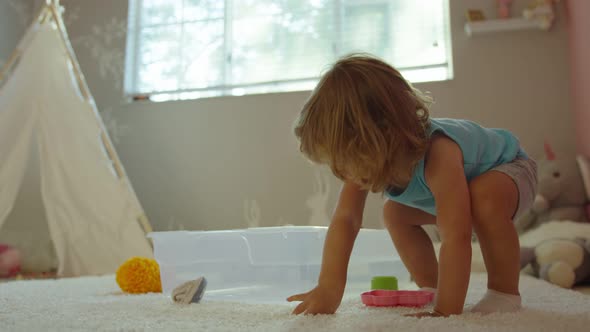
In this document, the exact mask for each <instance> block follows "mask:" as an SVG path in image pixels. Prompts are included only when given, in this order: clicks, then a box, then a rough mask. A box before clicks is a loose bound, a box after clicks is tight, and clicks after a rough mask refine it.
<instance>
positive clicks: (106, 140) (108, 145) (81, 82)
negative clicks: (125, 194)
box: [46, 0, 153, 233]
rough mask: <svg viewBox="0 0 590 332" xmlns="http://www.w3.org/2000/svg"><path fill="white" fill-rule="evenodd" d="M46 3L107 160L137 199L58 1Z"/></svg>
mask: <svg viewBox="0 0 590 332" xmlns="http://www.w3.org/2000/svg"><path fill="white" fill-rule="evenodd" d="M47 2H48V5H47V6H46V7H47V8H49V11H50V13H51V15H52V16H53V19H54V20H55V23H56V25H57V28H58V30H59V35H60V37H61V40H62V42H63V44H64V47H65V48H66V50H67V55H68V58H69V59H70V63H71V64H72V68H73V71H74V75H75V76H76V81H77V83H78V86H79V88H80V92H81V93H82V96H83V97H84V99H85V100H86V101H87V102H88V103H89V104H90V105H92V110H93V112H94V116H95V119H96V120H97V123H98V125H99V127H100V129H101V140H102V143H103V145H104V147H105V149H106V151H107V154H108V155H109V158H110V159H111V161H112V162H113V166H114V168H115V171H116V172H117V176H118V177H119V179H123V180H124V181H125V182H126V183H127V186H128V189H129V190H130V191H131V192H132V193H133V194H134V195H135V197H137V194H136V193H135V190H134V189H133V187H132V186H131V183H130V182H129V178H128V177H127V174H126V173H125V169H124V168H123V165H122V164H121V160H120V159H119V156H118V155H117V152H116V151H115V149H114V148H113V142H112V141H111V139H110V137H109V136H108V135H107V130H106V128H105V126H104V123H103V122H102V121H99V120H98V119H99V116H100V115H99V113H98V109H97V108H96V104H95V103H94V100H93V98H92V95H91V94H90V89H89V88H88V84H87V83H86V79H85V78H84V74H83V73H82V70H81V69H80V63H79V62H78V59H77V58H76V55H75V53H74V49H73V48H72V45H71V44H70V42H69V38H68V34H67V31H66V29H65V24H64V22H63V20H62V19H61V15H60V13H59V11H58V6H57V5H56V4H58V3H59V1H58V0H53V1H52V0H47ZM49 2H53V3H51V4H49ZM137 204H138V205H139V206H140V208H141V210H142V214H141V215H139V216H138V217H137V218H138V221H139V223H140V225H141V226H142V228H143V230H144V232H145V233H149V232H152V230H153V229H152V226H151V224H150V222H149V220H148V219H147V216H146V215H145V212H143V207H141V203H139V201H138V202H137Z"/></svg>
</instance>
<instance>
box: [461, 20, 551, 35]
mask: <svg viewBox="0 0 590 332" xmlns="http://www.w3.org/2000/svg"><path fill="white" fill-rule="evenodd" d="M517 30H547V28H546V27H545V24H543V21H541V20H536V19H532V20H528V19H526V18H520V17H518V18H507V19H498V20H485V21H474V22H467V23H465V33H466V34H467V35H468V36H472V35H479V34H484V33H493V32H504V31H517Z"/></svg>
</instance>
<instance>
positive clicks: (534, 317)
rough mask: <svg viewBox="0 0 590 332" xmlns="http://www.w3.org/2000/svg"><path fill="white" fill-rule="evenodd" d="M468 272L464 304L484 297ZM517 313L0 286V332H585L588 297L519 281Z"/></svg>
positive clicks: (65, 285)
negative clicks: (301, 308) (179, 300)
mask: <svg viewBox="0 0 590 332" xmlns="http://www.w3.org/2000/svg"><path fill="white" fill-rule="evenodd" d="M485 280H486V279H485V275H483V274H474V275H472V278H471V284H470V288H469V293H468V297H467V301H466V305H470V304H474V303H475V302H477V300H478V299H479V298H480V297H481V296H482V295H483V293H484V292H485ZM521 293H522V296H523V301H524V305H525V307H526V308H525V309H523V310H522V311H520V312H518V313H511V314H492V315H488V316H481V315H479V314H472V313H466V314H463V315H460V316H452V317H450V318H424V319H416V318H409V317H404V316H403V314H405V313H410V312H413V311H416V310H417V309H409V308H367V307H365V306H364V305H363V304H362V303H361V301H360V298H357V299H354V298H352V299H348V300H346V301H345V302H344V303H343V304H342V306H341V307H340V309H339V310H338V312H337V313H336V314H335V315H327V316H326V315H323V316H315V317H313V316H293V315H290V311H291V310H292V308H293V304H287V303H285V305H271V304H255V305H254V304H241V303H228V302H210V301H207V300H206V296H207V294H206V293H205V298H204V302H202V303H200V304H191V305H188V306H182V305H177V304H174V303H172V301H171V300H170V298H169V297H167V296H164V295H162V294H146V295H124V294H122V293H121V292H120V290H119V288H118V287H117V284H116V283H115V280H114V277H113V276H105V277H87V278H75V279H61V280H35V281H15V282H6V283H0V330H1V331H41V330H43V331H72V330H75V331H88V330H90V331H149V330H155V331H405V332H407V331H429V332H432V331H436V332H445V331H535V332H539V331H588V330H589V326H590V296H587V295H583V294H580V293H578V292H574V291H571V290H565V289H560V288H557V287H555V286H552V285H550V284H548V283H546V282H544V281H540V280H537V279H533V278H531V277H528V276H522V279H521Z"/></svg>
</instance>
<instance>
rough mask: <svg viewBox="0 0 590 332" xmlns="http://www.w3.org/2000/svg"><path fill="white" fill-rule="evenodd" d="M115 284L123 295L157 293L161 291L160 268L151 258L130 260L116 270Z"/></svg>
mask: <svg viewBox="0 0 590 332" xmlns="http://www.w3.org/2000/svg"><path fill="white" fill-rule="evenodd" d="M117 284H119V287H121V290H122V291H124V292H125V293H133V294H140V293H159V292H161V291H162V282H161V281H160V267H159V266H158V263H157V262H156V261H155V260H154V259H151V258H143V257H133V258H130V259H129V260H127V261H126V262H125V263H123V265H121V266H120V267H119V269H118V270H117Z"/></svg>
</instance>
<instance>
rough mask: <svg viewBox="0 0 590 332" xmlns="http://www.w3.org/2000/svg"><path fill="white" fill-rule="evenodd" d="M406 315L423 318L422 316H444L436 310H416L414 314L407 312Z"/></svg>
mask: <svg viewBox="0 0 590 332" xmlns="http://www.w3.org/2000/svg"><path fill="white" fill-rule="evenodd" d="M404 316H406V317H415V318H424V317H443V318H444V317H445V315H443V314H441V313H438V312H436V311H423V312H418V313H415V314H407V315H404Z"/></svg>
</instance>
